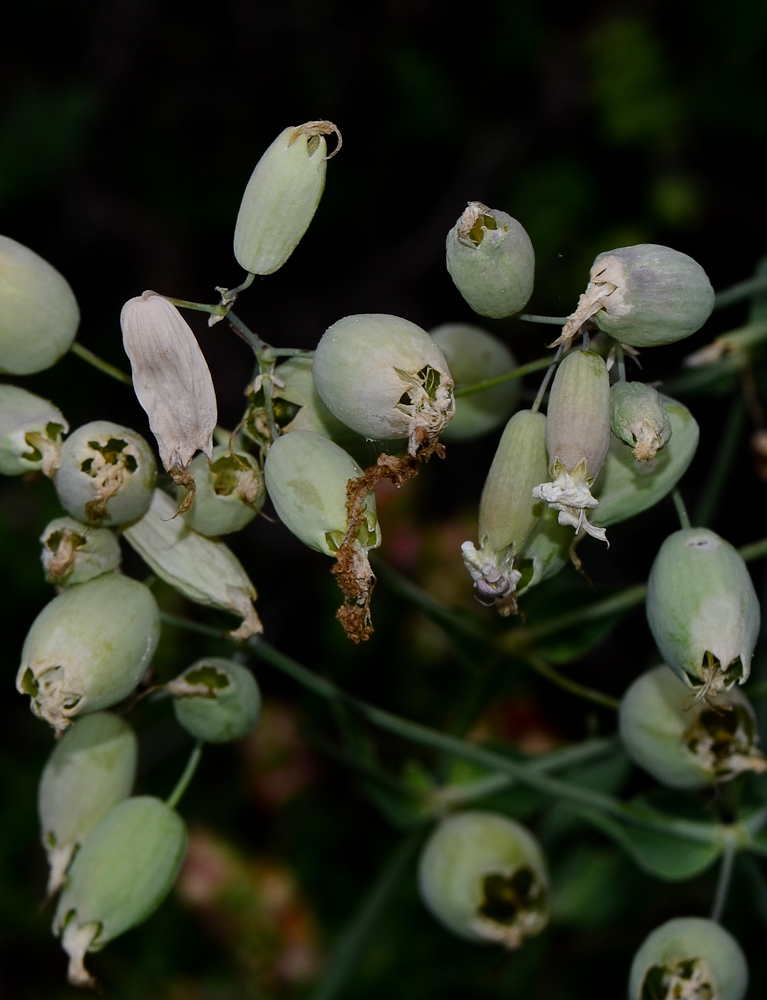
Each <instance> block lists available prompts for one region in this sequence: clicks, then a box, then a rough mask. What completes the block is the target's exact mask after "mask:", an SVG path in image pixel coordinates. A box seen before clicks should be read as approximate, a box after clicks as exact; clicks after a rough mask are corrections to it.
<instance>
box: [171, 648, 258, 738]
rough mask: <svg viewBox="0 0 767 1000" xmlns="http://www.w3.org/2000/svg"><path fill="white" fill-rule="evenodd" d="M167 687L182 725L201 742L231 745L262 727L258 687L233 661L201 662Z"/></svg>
mask: <svg viewBox="0 0 767 1000" xmlns="http://www.w3.org/2000/svg"><path fill="white" fill-rule="evenodd" d="M165 687H166V689H167V690H168V691H170V693H171V694H172V695H173V711H174V713H175V715H176V718H177V719H178V721H179V723H180V724H181V725H182V726H183V727H184V729H186V731H187V732H188V733H191V734H192V736H194V737H195V738H196V739H198V740H205V741H206V743H231V742H232V741H234V740H241V739H242V738H243V737H244V736H247V735H248V733H250V732H252V731H253V730H254V729H255V728H256V725H257V724H258V719H259V716H260V714H261V692H260V691H259V689H258V684H256V679H255V677H254V676H253V674H252V673H251V671H250V670H247V669H246V668H245V667H243V666H241V665H240V664H239V663H235V662H234V661H233V660H224V659H221V658H218V657H207V658H206V659H204V660H198V661H197V662H196V663H193V664H192V666H191V667H189V668H188V669H186V670H185V671H184V672H183V674H181V675H180V676H179V677H177V678H176V679H175V680H172V681H170V683H169V684H166V685H165Z"/></svg>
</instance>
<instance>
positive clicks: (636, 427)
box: [610, 382, 672, 462]
mask: <svg viewBox="0 0 767 1000" xmlns="http://www.w3.org/2000/svg"><path fill="white" fill-rule="evenodd" d="M610 423H611V427H612V432H613V434H614V435H615V436H616V437H617V438H620V440H621V441H623V443H624V444H627V445H629V446H630V447H631V449H632V452H633V455H634V458H635V459H636V460H637V462H651V461H652V460H653V459H654V458H655V456H656V455H657V454H658V452H659V451H660V449H661V448H662V447H663V446H664V445H666V444H668V442H669V439H670V437H671V433H672V429H671V420H670V419H669V415H668V411H667V410H666V407H665V404H664V402H663V397H662V396H661V395H660V394H659V393H658V392H656V391H655V389H653V387H652V386H650V385H645V384H644V383H643V382H615V383H614V384H613V386H612V387H611V389H610Z"/></svg>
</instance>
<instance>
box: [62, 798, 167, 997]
mask: <svg viewBox="0 0 767 1000" xmlns="http://www.w3.org/2000/svg"><path fill="white" fill-rule="evenodd" d="M185 852H186V828H185V826H184V822H183V820H182V819H181V817H180V816H179V815H178V813H177V812H175V811H174V810H173V809H171V808H170V807H169V806H167V805H166V804H165V803H164V802H162V801H160V799H156V798H152V797H151V796H148V795H141V796H136V797H135V798H130V799H126V800H125V801H124V802H121V803H120V804H119V805H117V806H115V808H114V809H112V811H111V812H110V813H109V814H108V815H107V816H106V817H105V818H104V819H103V820H102V821H101V822H100V823H99V825H98V826H97V827H96V829H95V830H94V831H93V833H92V834H91V835H90V837H88V839H87V840H86V841H85V843H84V844H83V846H82V848H81V849H80V850H79V851H78V853H77V855H76V857H75V860H74V861H73V862H72V867H71V868H70V870H69V875H68V877H67V882H66V885H65V887H64V891H63V892H62V894H61V897H60V898H59V905H58V907H57V909H56V916H55V918H54V921H53V932H54V934H58V935H61V944H62V946H63V948H64V950H65V951H66V953H67V954H68V955H69V970H68V978H69V982H70V983H72V985H73V986H95V985H96V982H95V980H94V979H93V977H92V976H91V975H90V973H89V972H88V970H87V969H86V968H85V964H84V959H85V955H86V954H87V953H88V952H89V951H100V950H101V949H102V948H103V947H104V945H106V944H108V943H109V942H110V941H112V940H113V939H114V938H116V937H118V936H119V935H120V934H123V933H124V932H125V931H127V930H130V928H131V927H135V926H136V925H137V924H140V923H142V922H143V921H144V920H146V918H147V917H149V916H151V914H152V913H153V912H154V911H155V910H156V909H157V907H158V906H159V905H160V903H161V902H162V901H163V900H164V899H165V897H166V896H167V895H168V893H169V892H170V890H171V889H172V888H173V883H174V882H175V881H176V876H177V875H178V870H179V868H180V867H181V862H182V861H183V860H184V854H185Z"/></svg>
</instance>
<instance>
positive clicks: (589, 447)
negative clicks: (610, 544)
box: [533, 351, 610, 542]
mask: <svg viewBox="0 0 767 1000" xmlns="http://www.w3.org/2000/svg"><path fill="white" fill-rule="evenodd" d="M546 444H547V448H548V454H549V474H550V476H551V482H548V483H541V484H540V485H538V486H536V487H535V489H534V490H533V496H534V497H535V499H536V500H545V501H546V503H548V505H549V507H551V508H553V509H554V510H556V511H559V523H560V524H563V525H567V524H569V525H571V526H572V527H573V528H575V530H576V532H577V531H579V530H580V529H581V528H583V529H584V530H585V531H586V532H588V534H589V535H593V536H594V538H599V539H600V540H601V541H603V542H606V541H607V536H606V535H605V532H604V529H603V528H599V527H597V526H596V525H594V524H592V523H590V522H589V519H588V517H587V516H586V511H587V510H591V509H593V508H594V507H596V506H597V503H598V501H597V500H596V499H595V498H594V497H593V496H592V494H591V490H590V486H591V484H592V483H593V482H594V480H595V479H596V477H597V475H598V474H599V471H600V469H601V468H602V465H603V464H604V461H605V458H606V456H607V450H608V448H609V447H610V377H609V375H608V374H607V368H606V366H605V362H604V360H603V358H601V357H600V356H599V355H598V354H595V353H594V352H593V351H573V352H572V354H568V355H567V357H565V359H564V361H562V363H561V364H560V365H559V368H557V373H556V375H555V376H554V382H553V384H552V387H551V394H550V396H549V407H548V411H547V415H546Z"/></svg>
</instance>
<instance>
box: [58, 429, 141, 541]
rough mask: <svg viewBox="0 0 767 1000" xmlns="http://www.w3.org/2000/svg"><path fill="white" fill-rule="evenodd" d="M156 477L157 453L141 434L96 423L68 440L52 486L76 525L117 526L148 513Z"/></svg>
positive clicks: (76, 432)
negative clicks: (155, 453)
mask: <svg viewBox="0 0 767 1000" xmlns="http://www.w3.org/2000/svg"><path fill="white" fill-rule="evenodd" d="M156 475H157V466H156V465H155V460H154V455H153V454H152V450H151V448H150V447H149V445H148V444H147V442H146V441H145V440H144V438H143V437H141V435H140V434H137V433H136V431H133V430H131V429H130V428H129V427H121V426H120V425H119V424H113V423H111V422H110V421H108V420H94V421H93V422H92V423H90V424H84V425H83V426H82V427H78V428H77V430H76V431H74V432H73V433H72V434H70V436H69V437H68V438H67V440H66V441H65V442H64V445H63V447H62V449H61V461H60V465H59V468H58V470H57V471H56V477H55V479H54V484H55V486H56V492H57V493H58V496H59V500H60V502H61V506H62V507H63V508H64V510H66V511H67V513H69V514H71V515H72V517H74V518H76V519H77V520H78V521H89V522H90V523H91V524H98V525H102V526H106V525H119V524H127V523H128V522H130V521H135V520H136V519H137V518H139V517H141V516H142V515H143V514H145V513H146V511H147V510H148V508H149V504H150V503H151V500H152V489H153V488H154V482H155V477H156Z"/></svg>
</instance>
